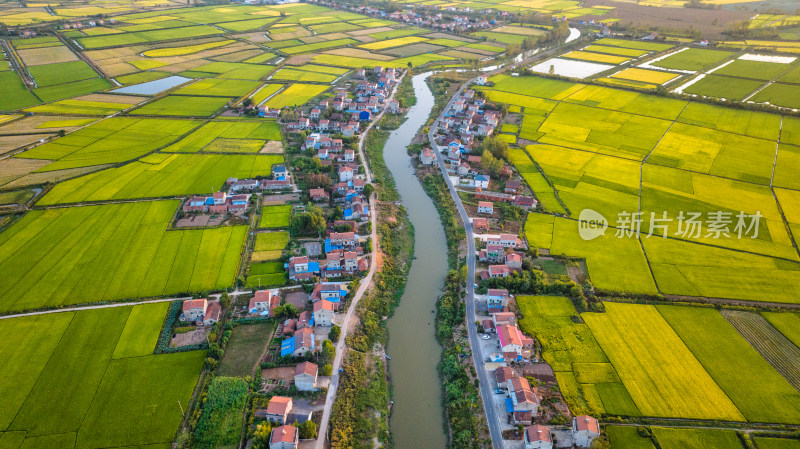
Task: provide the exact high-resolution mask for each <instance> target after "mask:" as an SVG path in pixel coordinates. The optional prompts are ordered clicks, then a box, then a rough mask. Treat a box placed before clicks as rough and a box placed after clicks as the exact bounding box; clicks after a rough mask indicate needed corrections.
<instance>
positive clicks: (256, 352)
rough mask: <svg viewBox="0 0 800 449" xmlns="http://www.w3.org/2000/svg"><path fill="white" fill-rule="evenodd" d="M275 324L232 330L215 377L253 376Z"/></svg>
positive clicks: (261, 324) (245, 326)
mask: <svg viewBox="0 0 800 449" xmlns="http://www.w3.org/2000/svg"><path fill="white" fill-rule="evenodd" d="M274 328H275V323H273V322H272V321H266V322H263V323H256V324H247V325H240V326H236V327H234V328H233V333H232V334H231V339H230V341H229V342H228V346H226V347H225V355H224V356H223V357H222V361H221V362H220V364H219V369H218V370H217V375H219V376H226V377H245V376H251V375H252V374H253V368H255V366H256V365H257V364H258V363H259V361H260V356H261V353H262V352H263V351H264V348H265V347H266V346H267V344H268V343H269V338H270V336H272V331H273V330H274Z"/></svg>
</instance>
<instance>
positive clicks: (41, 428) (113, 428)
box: [0, 305, 205, 449]
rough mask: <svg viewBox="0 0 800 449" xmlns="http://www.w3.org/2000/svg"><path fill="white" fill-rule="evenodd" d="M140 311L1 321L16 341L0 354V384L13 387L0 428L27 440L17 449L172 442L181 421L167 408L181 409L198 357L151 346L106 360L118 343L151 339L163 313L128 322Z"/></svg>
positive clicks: (113, 310)
mask: <svg viewBox="0 0 800 449" xmlns="http://www.w3.org/2000/svg"><path fill="white" fill-rule="evenodd" d="M141 307H145V306H135V307H117V308H110V309H100V310H91V311H81V312H62V313H55V314H49V315H42V316H37V317H24V318H14V319H8V320H2V321H1V322H0V329H2V331H3V333H5V334H6V335H8V336H9V337H10V338H13V336H15V335H19V336H20V338H22V340H20V341H19V342H16V344H13V346H5V345H4V346H3V348H5V349H0V352H4V354H3V355H2V357H3V359H4V360H5V361H6V364H5V368H6V369H5V370H4V372H3V375H2V377H3V382H2V385H3V386H5V387H7V388H13V390H12V389H9V390H8V394H6V395H4V397H5V398H6V400H4V402H3V412H4V413H3V414H2V417H4V419H3V418H0V419H3V420H2V421H0V425H2V427H3V428H4V429H5V428H7V427H8V429H9V430H10V431H19V432H18V434H20V435H21V438H20V439H19V443H22V440H23V439H25V437H26V436H27V440H26V441H25V443H24V445H23V447H38V445H39V444H45V446H44V447H64V448H76V449H77V448H81V449H84V448H85V449H99V448H105V447H117V446H124V445H137V444H143V445H144V444H163V443H169V442H170V441H172V439H173V437H174V435H175V430H176V429H177V427H178V424H179V423H180V420H181V418H182V416H181V413H180V410H179V409H177V408H176V407H175V402H176V401H179V400H180V401H182V402H183V403H184V404H185V403H187V401H188V399H189V396H190V395H191V392H192V389H193V388H194V385H195V383H196V382H197V378H198V375H199V373H200V368H201V366H202V363H203V361H204V358H205V355H204V353H203V352H201V351H195V352H186V353H180V354H164V355H152V352H153V349H154V347H155V341H154V340H151V341H153V347H151V348H150V350H149V352H148V353H142V354H141V355H140V356H138V357H127V358H120V359H112V353H114V351H115V347H119V344H120V342H121V341H122V339H123V338H124V339H127V340H129V341H134V340H137V339H142V338H144V339H146V340H149V339H151V338H152V336H153V334H155V335H157V334H158V331H159V330H160V327H161V323H162V322H163V320H164V313H163V312H164V311H165V309H164V307H163V306H161V305H158V308H159V309H160V312H161V313H147V314H146V315H147V317H145V316H143V315H139V316H136V317H134V315H133V314H132V310H136V309H137V308H141ZM146 307H147V308H148V309H149V310H150V311H153V310H154V309H153V308H152V307H153V306H146ZM140 310H141V309H140ZM131 320H134V321H131ZM138 325H144V326H145V329H138ZM9 350H11V352H10V353H8V351H9ZM22 357H24V358H22ZM9 399H10V400H9ZM145 409H146V410H147V413H143V412H142V410H145ZM41 416H47V417H48V419H46V420H42V419H41ZM123 419H124V420H125V422H126V431H125V432H119V427H118V426H117V425H116V424H117V423H119V422H120V420H123ZM12 420H13V421H12ZM76 431H77V441H76ZM26 432H27V434H26ZM14 433H17V432H14ZM9 434H10V433H7V434H6V435H9ZM3 439H4V440H5V439H6V438H3ZM14 447H18V445H17V446H14Z"/></svg>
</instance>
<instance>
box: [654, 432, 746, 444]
mask: <svg viewBox="0 0 800 449" xmlns="http://www.w3.org/2000/svg"><path fill="white" fill-rule="evenodd" d="M653 434H654V435H655V437H656V441H658V444H659V445H660V446H661V448H662V449H706V448H711V447H713V448H714V449H741V447H742V443H741V442H740V441H739V437H738V436H736V432H735V431H733V430H716V429H675V428H666V427H653Z"/></svg>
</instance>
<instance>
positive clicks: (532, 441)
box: [523, 415, 600, 449]
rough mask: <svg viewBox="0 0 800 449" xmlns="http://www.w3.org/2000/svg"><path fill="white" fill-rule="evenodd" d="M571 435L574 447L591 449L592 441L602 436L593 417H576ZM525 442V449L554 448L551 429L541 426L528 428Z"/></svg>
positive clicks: (524, 436)
mask: <svg viewBox="0 0 800 449" xmlns="http://www.w3.org/2000/svg"><path fill="white" fill-rule="evenodd" d="M570 433H571V434H572V435H571V437H572V443H573V445H574V446H577V447H591V445H592V441H594V440H595V438H597V437H599V436H600V426H599V424H598V423H597V420H596V419H595V418H593V417H591V416H587V415H583V416H576V417H574V418H572V426H571V428H570ZM523 441H524V448H525V449H552V448H553V446H554V442H553V435H552V433H551V432H550V428H549V427H547V426H543V425H541V424H534V425H530V426H527V427H526V428H525V434H524V435H523Z"/></svg>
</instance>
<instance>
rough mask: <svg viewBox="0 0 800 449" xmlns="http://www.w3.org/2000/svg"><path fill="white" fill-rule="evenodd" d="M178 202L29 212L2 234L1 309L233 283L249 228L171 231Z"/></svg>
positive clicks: (197, 288)
mask: <svg viewBox="0 0 800 449" xmlns="http://www.w3.org/2000/svg"><path fill="white" fill-rule="evenodd" d="M178 205H179V202H178V201H149V202H148V201H144V202H137V203H125V204H115V205H103V206H83V207H70V208H61V209H52V210H46V211H44V210H39V211H33V212H30V213H28V214H26V215H25V217H24V218H23V219H21V220H19V221H17V222H15V223H14V224H13V225H12V226H11V227H10V228H8V229H7V230H6V231H5V232H3V233H2V240H1V241H0V254H3V255H4V257H3V262H2V266H3V267H4V268H3V271H2V275H1V276H2V282H3V285H7V286H10V288H9V289H8V290H6V291H5V292H4V294H3V296H2V297H0V310H3V311H13V310H30V309H35V308H41V307H57V306H61V305H67V304H77V303H94V302H99V301H110V300H115V299H125V298H141V297H151V296H161V295H167V294H179V293H183V292H191V291H203V290H208V289H215V288H224V287H226V286H230V285H232V284H233V281H234V276H235V273H236V269H237V267H238V265H239V256H240V253H241V249H242V245H243V242H244V237H245V233H246V232H247V228H246V227H244V226H239V227H225V228H215V229H207V230H189V231H171V230H167V224H168V223H169V222H170V221H171V220H172V217H173V215H174V214H175V211H176V209H177V208H178ZM9 254H14V257H12V258H10V257H8V255H9ZM45 254H46V255H47V257H44V255H45ZM120 254H128V255H131V257H119V255H120Z"/></svg>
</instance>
